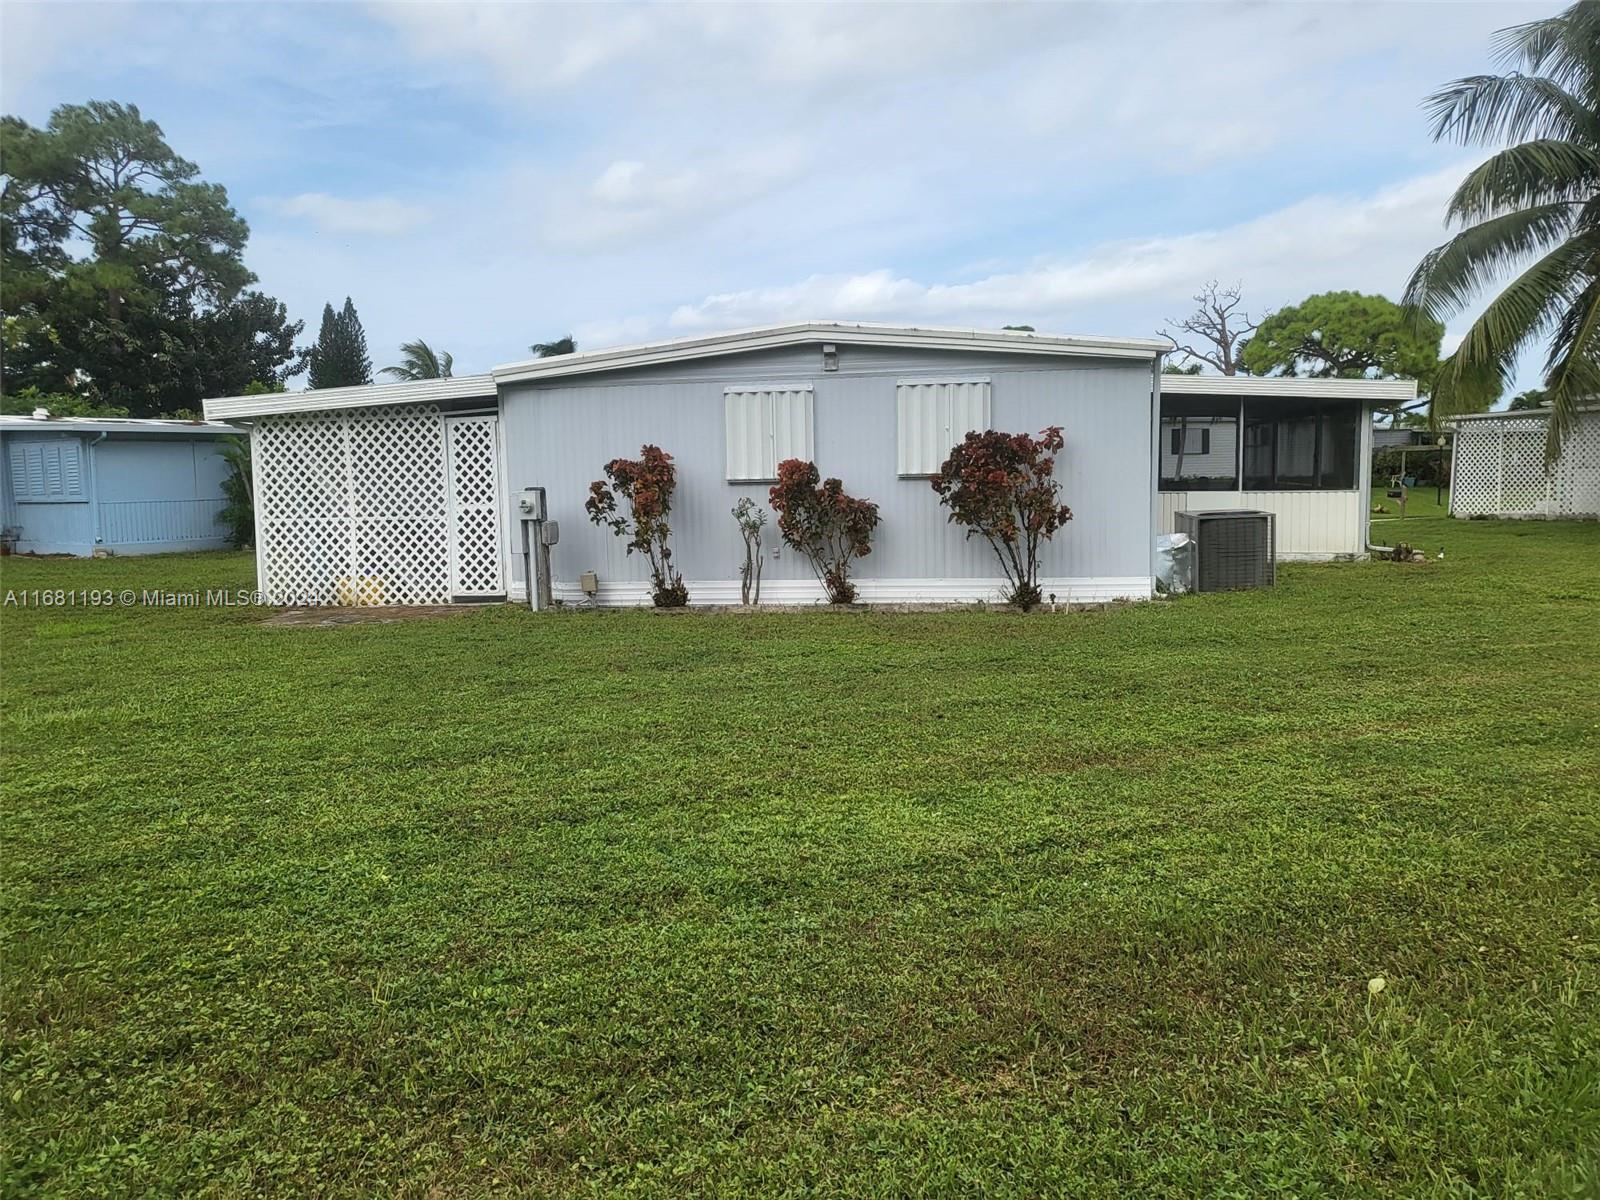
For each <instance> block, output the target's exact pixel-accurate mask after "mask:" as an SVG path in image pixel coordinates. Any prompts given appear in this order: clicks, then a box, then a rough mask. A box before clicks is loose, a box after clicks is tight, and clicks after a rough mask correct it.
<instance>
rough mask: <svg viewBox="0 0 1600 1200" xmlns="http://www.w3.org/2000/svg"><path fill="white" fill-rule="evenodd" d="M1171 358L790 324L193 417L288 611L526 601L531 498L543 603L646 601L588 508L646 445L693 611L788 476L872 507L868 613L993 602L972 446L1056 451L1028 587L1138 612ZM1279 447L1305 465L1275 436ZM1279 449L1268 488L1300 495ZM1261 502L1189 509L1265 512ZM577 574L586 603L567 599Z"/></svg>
mask: <svg viewBox="0 0 1600 1200" xmlns="http://www.w3.org/2000/svg"><path fill="white" fill-rule="evenodd" d="M1164 350H1165V343H1162V342H1158V341H1155V340H1151V339H1142V338H1106V337H1073V336H1055V335H1045V334H1035V333H1027V332H1013V331H988V330H975V329H929V328H918V327H907V326H889V325H864V324H851V323H843V322H808V323H803V324H792V325H778V326H765V327H761V328H757V329H747V330H739V331H735V332H731V333H724V334H717V335H711V336H704V337H692V338H683V339H678V340H674V341H667V342H656V343H649V344H645V345H638V346H626V347H620V348H615V349H605V350H595V351H588V352H584V353H578V354H570V355H561V356H557V357H553V358H543V359H534V360H531V361H526V362H518V363H512V364H509V365H507V366H503V367H499V368H496V369H495V370H494V371H492V372H490V373H488V374H485V375H477V376H467V377H461V378H455V379H446V380H429V381H423V382H417V383H402V384H385V385H374V386H368V387H359V388H340V389H331V390H326V391H320V392H299V393H281V394H276V395H262V396H239V397H227V398H221V399H216V400H209V401H207V402H206V415H207V416H208V418H211V419H213V420H222V421H230V422H236V423H238V424H240V425H241V427H246V428H248V429H249V430H250V436H251V444H252V447H253V450H254V455H255V478H256V492H257V494H256V513H257V529H258V537H257V544H258V558H259V562H258V567H259V573H260V586H261V588H262V590H263V591H264V592H266V593H267V594H268V595H269V596H270V597H272V598H273V599H274V600H276V601H279V602H284V603H290V602H296V603H329V602H332V601H334V600H336V599H338V598H340V597H343V596H348V595H351V594H358V595H360V596H361V597H362V598H364V599H366V600H368V601H370V602H388V603H412V604H418V603H448V602H453V601H471V600H481V599H494V598H502V597H505V598H512V599H520V598H524V597H526V595H527V594H528V588H529V580H528V578H527V571H526V569H525V565H524V556H523V554H522V550H521V535H522V520H521V513H522V512H523V505H522V501H523V499H524V497H525V495H526V494H527V493H528V492H529V490H530V489H542V494H543V496H544V503H545V505H546V512H545V516H547V517H548V518H549V519H550V521H552V522H553V523H554V524H555V525H557V526H558V527H559V540H558V541H557V543H556V544H555V545H554V547H553V548H552V550H551V556H550V560H551V579H550V581H549V582H550V584H551V588H550V590H551V592H552V594H553V596H554V598H555V599H556V600H557V601H565V602H573V603H579V602H581V603H596V604H601V605H637V604H646V603H648V602H649V579H648V570H647V567H646V564H645V563H643V562H642V561H641V560H640V559H639V558H638V557H637V556H630V555H628V554H627V552H626V548H625V547H624V545H623V544H622V542H621V540H620V539H618V538H617V537H615V536H613V535H612V533H611V532H610V531H609V530H607V529H603V528H598V527H596V526H594V525H593V524H591V523H590V522H589V520H588V519H587V516H586V514H585V511H584V507H583V506H584V500H585V498H586V497H587V495H588V489H589V484H590V482H591V481H592V480H595V479H597V478H599V477H600V476H601V474H602V470H603V467H604V465H605V464H606V463H607V462H608V461H610V460H611V459H613V458H617V457H634V456H636V455H637V454H638V452H639V448H640V446H641V445H643V444H646V443H652V444H655V445H657V446H660V447H661V448H662V449H664V450H665V451H667V452H668V453H669V454H671V455H672V456H673V458H674V460H675V463H676V467H677V472H678V484H677V491H676V494H675V495H674V498H673V508H672V522H671V523H672V530H673V546H674V554H675V562H676V565H677V566H678V568H679V570H680V571H681V572H682V573H683V576H684V578H685V580H686V582H687V584H688V589H689V594H690V601H691V603H729V602H733V601H736V600H737V599H738V597H739V577H738V566H739V563H740V561H741V558H742V542H741V540H740V537H739V533H738V529H737V527H736V525H735V523H734V520H733V518H732V516H731V515H730V510H731V509H732V508H733V506H734V505H735V504H736V503H737V502H738V501H739V500H740V499H741V498H743V497H747V496H748V497H750V498H751V499H753V500H755V501H756V502H757V503H758V504H761V505H763V506H766V505H767V503H768V498H767V490H768V488H769V487H770V486H771V483H772V482H773V480H774V479H775V478H776V471H777V464H778V463H779V462H781V461H783V460H784V459H787V458H804V459H809V460H812V461H814V462H815V463H816V464H817V466H818V468H819V470H820V471H821V472H822V474H823V475H824V476H837V477H839V478H840V479H841V480H842V481H843V482H844V486H845V488H846V489H847V490H848V491H849V492H850V493H851V494H852V495H855V496H859V497H863V498H866V499H870V500H872V501H874V502H875V503H876V504H877V505H878V506H879V509H880V512H881V517H882V522H881V524H880V526H879V527H878V530H877V534H876V536H875V538H874V541H873V548H872V553H871V554H870V555H868V556H867V557H865V558H862V559H858V560H857V561H856V563H855V564H854V569H853V573H852V578H853V580H854V581H855V582H856V584H857V587H858V590H859V593H860V596H861V598H862V599H863V600H866V601H869V602H873V601H876V602H883V601H914V602H924V601H931V602H940V601H974V600H992V599H997V598H999V596H1000V595H1001V593H1002V591H1003V581H1002V579H1001V577H1000V573H999V570H998V568H997V565H996V563H995V561H994V559H993V555H992V552H991V551H990V549H989V547H988V546H987V545H986V544H985V543H984V542H983V541H982V540H981V539H976V538H973V539H969V538H967V537H966V536H965V531H964V530H963V529H961V528H960V527H958V526H954V525H952V524H951V523H950V522H949V520H948V513H947V512H946V510H945V509H943V508H942V507H940V505H939V503H938V497H937V496H936V495H935V493H934V492H933V489H932V488H931V486H930V484H929V479H930V477H931V476H932V475H933V474H934V473H935V472H936V471H937V470H938V468H939V466H940V464H941V463H942V462H943V460H944V458H945V456H946V455H947V454H948V452H949V450H950V449H951V447H952V446H953V445H954V444H955V443H956V442H957V441H959V440H960V439H961V438H962V437H963V436H964V435H965V434H966V433H967V432H968V431H969V430H974V429H985V428H996V429H1004V430H1008V431H1013V432H1027V433H1035V432H1037V431H1039V430H1041V429H1044V428H1047V427H1050V426H1060V427H1061V428H1062V430H1063V432H1064V435H1065V438H1066V447H1065V449H1064V450H1063V451H1062V453H1061V454H1060V455H1059V456H1058V461H1057V468H1056V477H1057V478H1058V479H1059V480H1060V481H1061V484H1062V488H1063V496H1064V499H1065V501H1066V503H1068V504H1069V505H1070V506H1071V507H1072V511H1073V515H1074V519H1073V520H1072V522H1071V523H1070V524H1069V525H1068V526H1067V528H1066V529H1064V530H1063V531H1062V532H1061V533H1060V534H1058V535H1057V537H1056V538H1055V540H1054V541H1053V542H1052V543H1050V544H1049V545H1048V546H1047V548H1046V549H1045V550H1044V552H1043V558H1042V562H1041V571H1040V575H1041V580H1040V583H1041V587H1042V589H1043V590H1044V591H1045V592H1046V593H1047V594H1054V595H1055V596H1056V597H1057V599H1058V600H1061V601H1074V602H1081V601H1103V600H1114V599H1139V598H1146V597H1149V596H1150V595H1151V594H1152V591H1153V587H1154V565H1153V557H1154V544H1155V534H1156V532H1157V530H1158V529H1159V528H1160V527H1161V524H1162V521H1163V518H1164V516H1165V514H1166V512H1167V495H1166V493H1163V492H1161V491H1160V490H1159V472H1160V470H1161V469H1162V467H1161V463H1162V456H1161V453H1160V451H1161V446H1162V435H1163V433H1165V432H1168V424H1167V418H1166V417H1164V416H1163V411H1164V410H1163V389H1164V388H1167V387H1168V386H1170V384H1171V383H1172V382H1173V381H1174V380H1175V379H1177V378H1179V377H1175V376H1168V377H1163V376H1161V375H1160V374H1159V368H1160V361H1161V357H1162V354H1163V352H1164ZM1350 395H1351V396H1365V393H1364V392H1361V391H1360V390H1359V388H1355V389H1354V390H1351V392H1350ZM1307 399H1310V400H1312V401H1313V402H1317V401H1316V398H1314V397H1307ZM1291 403H1292V402H1291ZM1235 407H1236V409H1237V405H1236V406H1235ZM1352 407H1353V411H1356V412H1358V413H1359V417H1360V420H1359V421H1358V422H1357V423H1356V424H1353V425H1351V427H1350V435H1351V439H1352V441H1351V445H1350V446H1349V447H1348V448H1347V449H1348V453H1347V455H1346V457H1347V458H1348V459H1349V460H1350V461H1351V462H1356V461H1358V460H1360V461H1364V459H1365V455H1364V454H1362V453H1361V444H1364V443H1363V441H1362V439H1363V438H1364V434H1363V433H1361V432H1359V431H1364V430H1365V429H1366V428H1367V414H1368V409H1369V407H1370V404H1369V402H1368V401H1366V400H1365V399H1356V400H1354V401H1353V405H1352ZM1252 411H1253V410H1252ZM1330 411H1331V410H1330ZM1316 412H1317V414H1318V415H1316V416H1314V417H1313V421H1314V423H1316V428H1317V429H1318V430H1319V431H1320V430H1321V425H1320V423H1319V422H1320V421H1321V420H1322V417H1321V415H1320V414H1321V409H1317V410H1316ZM1235 415H1236V416H1237V415H1238V414H1237V411H1236V414H1235ZM1286 420H1287V418H1286ZM1328 421H1329V426H1328V430H1327V432H1326V433H1325V434H1324V433H1321V432H1318V433H1317V434H1316V435H1315V437H1314V439H1313V445H1312V451H1311V452H1312V455H1313V460H1312V467H1311V471H1312V474H1313V477H1314V478H1315V480H1316V482H1317V483H1319V484H1321V483H1322V482H1324V481H1326V482H1327V483H1328V485H1329V489H1328V490H1336V489H1334V488H1333V486H1332V485H1333V484H1334V482H1335V481H1336V476H1337V471H1336V467H1335V464H1334V462H1333V456H1334V455H1335V454H1337V453H1343V452H1344V450H1343V449H1341V447H1342V443H1340V441H1339V437H1340V433H1339V430H1340V429H1342V428H1343V426H1339V427H1338V428H1335V427H1334V423H1333V422H1334V418H1333V416H1331V415H1330V416H1329V417H1328ZM1224 425H1225V422H1224V423H1219V424H1217V425H1215V426H1213V427H1211V429H1212V436H1213V437H1214V438H1215V441H1213V442H1212V444H1211V445H1210V446H1206V447H1203V448H1202V447H1201V446H1198V445H1197V447H1196V449H1195V451H1194V452H1193V453H1190V452H1189V450H1188V449H1187V447H1188V444H1189V443H1188V442H1187V441H1185V442H1184V443H1183V445H1184V451H1183V453H1184V454H1185V456H1186V458H1187V461H1188V466H1187V467H1185V468H1184V471H1183V472H1182V473H1180V475H1177V476H1174V479H1185V480H1187V479H1189V478H1190V476H1192V475H1193V474H1194V469H1203V470H1204V471H1205V472H1206V473H1207V476H1206V477H1207V478H1208V479H1221V478H1223V477H1224V472H1223V471H1222V468H1221V466H1220V465H1219V464H1220V459H1221V457H1223V456H1225V454H1227V453H1233V454H1234V455H1235V456H1236V457H1237V455H1238V454H1239V453H1244V452H1245V451H1243V450H1240V449H1236V450H1233V451H1228V450H1227V449H1226V445H1225V439H1226V438H1227V437H1228V436H1230V435H1229V434H1228V433H1227V432H1226V431H1225V430H1224V428H1223V426H1224ZM1241 427H1243V426H1241ZM1250 428H1251V429H1253V428H1254V425H1251V426H1250ZM1183 436H1184V437H1185V438H1187V437H1188V434H1187V433H1185V434H1184V435H1183ZM1232 436H1234V437H1235V438H1237V437H1238V436H1239V431H1238V430H1237V429H1236V430H1235V431H1234V434H1233V435H1232ZM1207 440H1209V439H1208V438H1201V439H1199V441H1200V442H1201V443H1204V442H1205V441H1207ZM1284 444H1285V446H1286V447H1288V448H1289V449H1290V450H1293V449H1294V448H1295V447H1296V446H1298V442H1297V441H1296V439H1295V437H1294V436H1291V435H1289V434H1286V435H1285V442H1284ZM1285 453H1286V456H1285V458H1284V463H1283V467H1282V474H1281V479H1282V480H1283V482H1284V486H1285V488H1289V487H1297V486H1298V480H1299V476H1296V475H1295V474H1294V471H1295V470H1296V468H1295V466H1294V464H1293V463H1291V462H1290V461H1289V459H1288V457H1287V453H1288V452H1287V451H1286V452H1285ZM1201 458H1205V459H1206V460H1207V463H1206V465H1204V466H1203V468H1200V467H1198V466H1197V464H1199V462H1200V459H1201ZM1248 461H1249V462H1250V463H1252V464H1253V463H1254V461H1255V460H1253V459H1251V460H1248ZM1252 469H1253V468H1252ZM1234 477H1235V483H1236V484H1237V483H1239V482H1240V478H1241V477H1240V476H1239V472H1237V471H1236V472H1235V476H1234ZM1278 478H1279V476H1278V475H1275V476H1274V480H1275V481H1276V480H1277V479H1278ZM1339 478H1342V477H1339ZM1363 478H1364V477H1363ZM1252 479H1253V477H1252ZM1356 486H1358V484H1357V483H1356V482H1354V481H1352V482H1349V484H1348V488H1347V490H1348V491H1350V492H1351V494H1352V495H1353V494H1354V489H1355V487H1356ZM1207 488H1208V489H1210V485H1209V484H1208V485H1207ZM1195 490H1196V491H1199V490H1201V489H1198V488H1197V489H1195ZM1258 490H1260V489H1259V488H1255V487H1252V488H1248V489H1247V488H1243V487H1242V486H1241V487H1238V488H1236V492H1237V495H1236V496H1234V497H1231V498H1230V497H1229V496H1228V495H1226V494H1225V493H1224V492H1223V491H1222V490H1221V489H1220V488H1217V489H1212V490H1206V491H1205V495H1204V496H1203V497H1201V498H1202V499H1203V500H1204V501H1205V504H1206V506H1209V507H1221V506H1223V505H1224V504H1228V503H1230V502H1231V503H1236V504H1244V503H1252V504H1255V505H1256V506H1257V507H1264V506H1265V505H1264V504H1263V503H1262V502H1261V501H1260V500H1259V499H1257V498H1256V492H1257V491H1258ZM1247 498H1248V499H1247ZM1178 507H1181V505H1180V506H1178ZM1172 511H1176V508H1174V509H1173V510H1172ZM1286 526H1287V528H1288V529H1289V530H1290V531H1291V532H1294V531H1297V529H1298V526H1296V525H1294V524H1293V523H1291V522H1286ZM1341 532H1342V533H1344V534H1348V538H1347V539H1346V540H1341V541H1339V542H1338V543H1337V546H1336V547H1335V549H1334V550H1333V551H1332V552H1334V553H1342V552H1345V550H1346V549H1347V543H1348V546H1349V547H1353V546H1354V545H1355V543H1356V542H1357V541H1358V540H1360V539H1361V538H1364V525H1363V526H1362V530H1361V532H1360V533H1359V534H1357V533H1355V532H1353V531H1351V530H1348V529H1344V530H1342V531H1341ZM1295 535H1296V536H1298V533H1297V532H1296V533H1295ZM1319 536H1320V535H1319ZM1322 544H1323V543H1322V542H1317V543H1314V544H1313V547H1312V548H1313V549H1314V550H1315V549H1316V548H1317V547H1320V546H1321V545H1322ZM1329 544H1330V545H1332V544H1333V543H1332V542H1331V541H1330V542H1329ZM1282 548H1283V549H1285V550H1288V551H1289V552H1290V553H1294V552H1295V548H1294V547H1293V546H1285V547H1282ZM765 555H766V557H765V560H764V561H765V566H766V569H765V582H764V586H763V589H762V599H763V600H764V601H767V602H773V603H808V602H816V601H820V600H821V599H822V596H823V590H822V587H821V585H820V583H819V582H818V581H817V580H816V578H815V577H814V576H813V574H812V572H811V569H810V567H809V564H808V563H806V562H805V561H804V560H803V559H802V558H800V557H799V556H797V555H796V554H795V553H794V552H793V551H791V550H790V549H789V548H788V547H786V546H783V545H782V544H781V542H780V541H779V539H778V538H777V536H776V530H775V529H772V530H770V536H769V537H768V539H767V544H766V547H765ZM535 557H536V556H535ZM590 573H592V574H593V577H594V579H595V580H596V582H597V587H595V588H594V589H593V590H592V594H591V593H589V592H586V591H585V589H584V588H583V586H582V582H583V580H584V578H585V576H586V575H588V574H590Z"/></svg>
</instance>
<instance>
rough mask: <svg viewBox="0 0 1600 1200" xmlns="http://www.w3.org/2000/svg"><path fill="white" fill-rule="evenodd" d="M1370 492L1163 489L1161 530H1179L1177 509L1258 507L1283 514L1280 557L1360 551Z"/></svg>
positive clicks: (1279, 525) (1364, 536) (1281, 517)
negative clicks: (1179, 490) (1177, 526)
mask: <svg viewBox="0 0 1600 1200" xmlns="http://www.w3.org/2000/svg"><path fill="white" fill-rule="evenodd" d="M1368 495H1369V493H1367V492H1365V491H1357V490H1354V489H1351V490H1350V491H1342V492H1162V493H1161V531H1162V532H1163V533H1172V532H1174V531H1175V529H1176V522H1175V521H1174V519H1173V514H1174V513H1179V512H1183V511H1184V510H1186V509H1187V510H1189V511H1192V512H1205V511H1207V510H1209V509H1218V508H1255V509H1260V510H1262V511H1263V512H1270V513H1276V514H1277V517H1278V525H1277V532H1278V557H1279V558H1309V559H1316V558H1333V557H1336V556H1342V555H1357V554H1361V553H1362V552H1363V551H1364V550H1365V549H1366V543H1367V499H1366V498H1367V496H1368Z"/></svg>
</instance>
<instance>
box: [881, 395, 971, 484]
mask: <svg viewBox="0 0 1600 1200" xmlns="http://www.w3.org/2000/svg"><path fill="white" fill-rule="evenodd" d="M895 395H896V403H897V406H898V410H899V438H898V442H899V468H898V469H899V474H901V475H902V476H906V475H936V474H938V471H939V468H940V467H942V466H943V465H944V460H945V459H946V458H948V457H949V456H950V451H951V449H952V448H953V447H954V446H955V444H956V443H957V442H959V441H960V440H961V439H962V438H964V437H966V436H967V434H968V433H970V432H972V431H973V430H975V429H987V428H989V381H988V380H987V379H967V380H951V381H942V380H941V381H928V382H922V381H915V382H913V381H909V380H901V381H900V382H899V383H898V384H897V385H896V387H895Z"/></svg>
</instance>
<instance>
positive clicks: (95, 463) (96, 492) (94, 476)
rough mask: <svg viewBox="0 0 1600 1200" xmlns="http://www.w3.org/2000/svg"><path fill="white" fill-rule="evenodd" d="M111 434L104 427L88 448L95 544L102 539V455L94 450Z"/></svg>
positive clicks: (92, 529)
mask: <svg viewBox="0 0 1600 1200" xmlns="http://www.w3.org/2000/svg"><path fill="white" fill-rule="evenodd" d="M109 436H110V434H109V433H107V432H106V431H105V430H104V429H102V430H101V431H100V433H99V435H98V436H96V437H95V438H94V440H93V441H91V442H90V443H89V447H88V449H89V517H90V521H91V528H90V531H89V532H90V533H91V534H92V535H93V537H94V545H95V546H98V545H100V544H101V541H100V456H99V455H97V454H96V453H95V452H94V448H95V447H96V446H98V445H99V444H100V443H101V442H103V441H105V440H106V438H107V437H109ZM89 553H90V554H91V555H92V554H93V553H94V551H93V549H91V550H90V551H89Z"/></svg>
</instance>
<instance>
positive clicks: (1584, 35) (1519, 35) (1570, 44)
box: [1491, 3, 1600, 93]
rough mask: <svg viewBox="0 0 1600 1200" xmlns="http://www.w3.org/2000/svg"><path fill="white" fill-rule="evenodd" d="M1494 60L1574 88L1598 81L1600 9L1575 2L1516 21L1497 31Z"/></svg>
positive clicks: (1586, 87)
mask: <svg viewBox="0 0 1600 1200" xmlns="http://www.w3.org/2000/svg"><path fill="white" fill-rule="evenodd" d="M1491 44H1492V45H1493V47H1494V50H1493V57H1494V60H1495V61H1496V62H1497V63H1499V64H1500V65H1502V66H1504V67H1508V68H1513V69H1514V68H1518V67H1520V68H1521V69H1522V70H1524V71H1528V72H1532V73H1534V74H1538V75H1544V76H1545V77H1547V78H1549V79H1553V80H1555V82H1557V83H1558V84H1560V85H1561V86H1562V87H1564V88H1567V89H1568V90H1572V91H1579V92H1585V93H1590V92H1592V90H1593V88H1594V84H1595V82H1596V81H1595V74H1594V66H1595V48H1596V46H1597V45H1600V9H1597V6H1596V5H1594V4H1584V3H1579V4H1574V5H1573V6H1572V7H1571V8H1569V9H1567V10H1566V11H1565V12H1562V13H1559V14H1558V15H1556V16H1554V17H1544V18H1542V19H1541V20H1538V21H1528V22H1526V23H1525V24H1522V25H1513V26H1511V27H1510V28H1509V29H1502V30H1500V31H1499V32H1498V33H1496V34H1495V35H1494V37H1493V39H1492V43H1491Z"/></svg>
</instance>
